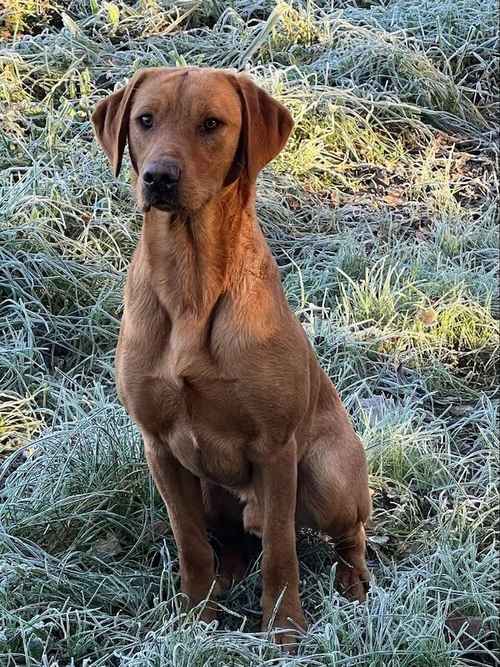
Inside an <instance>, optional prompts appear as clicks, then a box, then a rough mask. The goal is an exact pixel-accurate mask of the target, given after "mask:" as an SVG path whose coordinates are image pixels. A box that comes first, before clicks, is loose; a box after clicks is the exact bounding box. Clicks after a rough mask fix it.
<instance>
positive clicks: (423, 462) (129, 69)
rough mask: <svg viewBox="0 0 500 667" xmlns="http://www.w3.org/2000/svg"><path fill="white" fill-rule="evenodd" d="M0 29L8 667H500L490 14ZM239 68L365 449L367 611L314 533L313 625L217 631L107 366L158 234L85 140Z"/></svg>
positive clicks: (109, 21) (336, 10) (338, 10)
mask: <svg viewBox="0 0 500 667" xmlns="http://www.w3.org/2000/svg"><path fill="white" fill-rule="evenodd" d="M3 6H4V8H3V10H0V12H3V14H2V21H3V25H2V27H1V28H0V35H1V39H2V45H1V51H0V103H1V117H2V120H1V128H2V140H1V142H0V170H1V173H0V202H1V205H0V391H1V394H0V452H1V454H0V456H1V457H2V458H3V468H2V471H1V472H0V478H1V481H0V496H1V505H0V665H2V666H3V665H5V666H7V667H10V666H12V665H30V666H31V667H38V666H40V667H41V666H42V665H44V666H45V667H47V666H49V665H51V666H53V667H55V665H56V664H57V665H59V666H60V667H62V666H64V665H70V664H71V665H82V666H86V667H89V666H90V665H92V666H94V665H95V666H101V667H104V666H109V665H120V666H123V667H143V666H148V667H149V666H152V665H174V666H176V667H177V666H183V667H184V666H189V667H191V666H200V667H201V666H204V665H212V666H221V665H222V666H228V667H229V666H233V665H234V666H246V667H251V666H252V667H253V666H254V665H273V666H274V665H289V666H291V667H297V666H298V665H307V666H310V665H324V666H329V667H334V666H342V667H346V666H353V665H356V666H360V665H362V666H363V665H366V666H369V667H397V666H402V667H410V666H411V667H417V666H418V667H424V666H425V667H447V666H450V667H451V666H455V665H457V666H458V665H493V664H498V661H497V659H496V658H495V655H494V650H495V632H496V631H497V630H498V612H497V607H496V601H497V599H498V598H497V596H498V588H497V575H498V560H497V555H498V554H497V551H496V544H495V532H494V531H495V522H496V519H497V518H498V511H497V510H498V495H497V491H496V480H497V471H498V470H497V464H498V450H497V446H498V442H497V429H496V426H497V421H496V420H497V405H496V402H495V389H496V387H497V383H498V378H497V375H496V369H497V367H498V366H497V365H496V364H497V361H498V346H499V329H498V317H499V315H500V304H499V300H498V294H497V276H496V273H495V272H496V269H497V260H498V254H497V251H498V248H497V242H498V236H497V230H496V220H495V217H496V212H497V211H496V198H497V197H498V172H497V170H496V167H495V161H496V159H497V157H498V131H497V120H498V116H497V112H498V98H497V97H496V93H497V91H498V83H499V82H498V71H499V67H498V65H499V62H498V57H497V55H496V54H497V53H498V50H497V47H498V43H497V37H496V27H497V13H496V12H497V8H496V3H495V2H494V0H435V1H431V0H338V1H336V2H333V1H332V2H327V1H321V2H317V3H314V2H306V1H305V0H304V1H303V2H293V3H289V4H285V3H279V4H275V3H273V2H271V1H270V0H246V1H245V2H244V1H243V0H232V2H228V3H223V2H219V1H217V0H212V1H208V0H207V2H194V1H190V0H178V2H177V3H174V2H170V1H169V0H137V1H136V2H133V1H132V0H129V1H128V2H126V1H125V0H117V1H116V2H104V1H102V0H67V1H64V2H63V0H6V3H4V5H3ZM186 63H187V64H190V65H211V66H215V67H235V68H239V69H243V68H247V69H249V71H250V73H251V74H252V75H253V76H254V77H255V78H256V79H257V80H258V82H259V83H260V84H261V85H263V86H264V87H266V88H267V89H268V90H269V91H270V92H272V93H273V94H274V95H275V96H276V97H277V98H279V99H280V100H281V101H283V102H284V103H285V104H286V105H287V106H288V108H289V109H290V110H291V112H292V113H293V116H294V118H295V121H296V127H295V131H294V134H293V136H292V138H291V140H290V142H289V143H288V146H287V148H286V150H285V151H284V152H283V153H282V155H281V156H280V157H279V158H278V159H277V160H275V162H274V163H273V164H272V165H270V167H268V168H267V169H266V170H265V172H264V173H263V174H262V176H261V178H260V180H259V186H258V213H259V216H260V219H261V221H262V225H263V228H264V231H265V234H266V236H267V238H268V240H269V243H270V245H271V248H272V250H273V253H274V255H275V256H276V258H277V261H278V263H279V266H280V269H281V273H282V279H283V284H284V287H285V290H286V293H287V296H288V299H289V302H290V304H291V307H292V308H293V309H294V311H295V312H296V314H297V316H298V317H299V318H300V320H301V321H302V323H303V325H304V327H305V329H306V331H307V333H308V335H309V336H310V339H311V341H312V343H313V345H314V346H315V349H316V351H317V354H318V356H319V359H320V361H321V363H322V365H323V366H324V368H325V369H326V371H327V372H328V373H329V375H330V376H331V377H332V379H333V380H334V381H335V383H336V384H337V386H338V388H339V391H340V392H341V394H342V397H343V399H344V401H345V403H346V405H347V407H348V410H349V412H350V415H351V417H352V419H353V421H354V423H355V425H356V428H357V430H358V432H359V434H360V436H361V438H362V439H363V442H364V444H365V446H366V451H367V455H368V458H369V463H370V473H371V477H370V484H371V488H372V491H373V503H374V513H373V521H372V525H371V527H370V529H369V543H368V554H369V560H370V565H371V569H372V572H373V578H374V581H373V584H372V589H371V592H370V595H369V599H368V601H367V603H366V604H363V605H359V604H353V603H348V602H347V601H346V600H345V599H343V598H342V597H341V596H340V595H339V594H338V593H337V592H336V591H335V590H334V587H333V583H332V582H333V580H334V573H335V554H334V551H333V549H332V545H329V544H327V543H324V542H321V541H320V539H319V538H318V537H317V536H316V535H313V534H309V533H305V534H303V535H301V536H300V539H299V547H298V548H299V555H300V558H301V588H302V597H303V600H304V604H305V608H306V612H307V616H308V618H309V621H310V624H311V625H310V629H309V631H308V632H307V634H306V635H305V637H304V638H303V641H302V643H301V645H300V648H299V650H298V653H297V655H295V656H286V655H284V654H283V653H281V652H280V650H279V649H278V648H277V647H276V646H275V645H274V644H273V642H272V637H271V636H270V635H261V634H259V633H258V620H259V595H260V589H259V587H260V577H259V561H257V562H256V563H255V566H254V568H253V569H252V571H251V572H250V573H249V574H248V576H247V578H246V579H245V580H244V581H243V582H242V583H240V584H238V585H236V586H234V587H233V588H232V589H231V590H230V591H229V592H228V593H227V594H226V595H225V597H223V598H222V599H221V601H220V604H221V619H220V622H219V625H218V626H215V625H212V626H206V625H204V624H203V623H201V622H198V621H197V620H196V619H197V613H191V614H190V615H188V616H187V617H186V616H185V615H183V614H182V612H181V607H180V600H179V595H178V592H179V580H178V575H177V560H176V549H175V544H174V541H173V539H172V534H171V532H170V529H169V526H168V519H167V516H166V512H165V509H164V507H163V505H162V503H161V502H160V500H159V498H158V496H157V494H156V492H155V490H154V487H153V485H152V483H151V480H150V478H149V476H148V474H147V469H146V466H145V463H144V456H143V451H142V447H141V443H140V439H139V437H138V434H137V431H136V429H135V428H134V426H133V425H132V424H131V422H130V420H129V419H128V417H127V415H126V414H125V412H124V410H123V409H122V408H121V407H120V405H119V403H118V402H117V398H116V395H115V388H114V381H113V351H114V348H115V345H116V339H117V331H118V323H119V318H120V312H121V290H122V286H123V280H124V275H125V271H126V268H127V263H128V261H129V258H130V253H131V251H132V249H133V247H134V244H135V241H136V238H137V232H138V229H139V227H140V223H141V216H140V214H139V213H138V211H137V210H136V209H135V208H134V203H133V198H132V195H131V192H130V188H129V185H128V182H129V171H128V167H127V168H126V169H125V170H124V171H123V172H122V174H121V175H120V178H119V179H114V178H113V177H112V175H111V171H110V168H109V165H108V164H107V163H106V159H105V157H104V155H103V154H102V152H101V151H100V150H99V148H98V147H97V145H96V143H95V141H94V140H93V136H92V131H91V124H90V121H89V118H90V113H91V111H92V109H93V107H94V105H95V104H96V102H97V101H98V100H99V99H101V98H102V97H103V96H105V95H106V94H108V93H109V92H111V91H112V90H113V89H114V87H115V86H119V85H121V84H123V83H125V82H126V80H127V79H128V78H129V77H130V76H131V75H132V74H133V72H134V71H135V70H136V69H138V68H139V67H143V66H148V65H154V66H157V65H170V66H171V65H176V64H177V65H180V64H186Z"/></svg>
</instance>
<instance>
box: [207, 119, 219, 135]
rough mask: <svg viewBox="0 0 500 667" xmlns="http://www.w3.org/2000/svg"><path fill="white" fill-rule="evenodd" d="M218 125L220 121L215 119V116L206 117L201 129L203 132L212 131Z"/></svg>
mask: <svg viewBox="0 0 500 667" xmlns="http://www.w3.org/2000/svg"><path fill="white" fill-rule="evenodd" d="M220 125H222V123H221V121H220V120H217V118H206V119H205V120H204V121H203V131H204V132H213V131H214V130H216V129H217V128H218V127H219V126H220Z"/></svg>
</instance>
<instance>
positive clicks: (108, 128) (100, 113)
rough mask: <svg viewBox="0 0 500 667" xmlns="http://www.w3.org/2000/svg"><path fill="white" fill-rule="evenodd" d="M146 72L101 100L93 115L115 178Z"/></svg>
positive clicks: (134, 77)
mask: <svg viewBox="0 0 500 667" xmlns="http://www.w3.org/2000/svg"><path fill="white" fill-rule="evenodd" d="M146 72H147V70H139V71H138V72H136V73H135V74H134V76H133V77H132V79H131V80H130V82H129V83H128V84H127V85H126V86H125V87H124V88H120V90H117V91H116V93H112V94H111V95H108V97H105V98H104V99H103V100H101V101H100V102H99V103H98V104H97V106H96V108H95V110H94V113H93V114H92V123H93V125H94V132H95V135H96V137H97V140H98V141H99V143H100V145H101V146H102V148H103V150H104V152H105V153H106V155H107V156H108V159H109V161H110V162H111V165H112V167H113V173H114V175H115V176H118V174H119V173H120V168H121V164H122V158H123V152H124V150H125V144H126V143H127V136H128V125H129V116H130V104H131V102H132V98H133V94H134V92H135V91H136V90H137V88H138V87H139V86H140V84H141V82H142V81H143V79H144V77H145V76H146Z"/></svg>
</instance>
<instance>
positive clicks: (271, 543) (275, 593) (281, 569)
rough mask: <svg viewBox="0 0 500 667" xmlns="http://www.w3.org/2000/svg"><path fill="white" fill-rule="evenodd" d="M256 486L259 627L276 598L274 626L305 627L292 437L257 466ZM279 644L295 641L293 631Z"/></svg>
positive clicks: (265, 623) (269, 615)
mask: <svg viewBox="0 0 500 667" xmlns="http://www.w3.org/2000/svg"><path fill="white" fill-rule="evenodd" d="M255 481H256V487H257V493H258V496H259V498H261V499H262V501H263V509H264V520H263V526H262V547H263V560H262V576H263V593H262V610H263V618H262V628H263V630H266V629H267V628H268V625H269V622H270V620H271V619H272V616H273V613H274V608H275V606H276V603H277V601H278V600H279V599H280V596H282V599H281V603H280V605H279V608H278V610H277V613H276V617H275V619H274V626H275V627H276V628H285V629H286V628H289V629H290V630H293V629H295V630H297V629H299V628H305V625H306V623H305V619H304V613H303V611H302V606H301V604H300V597H299V564H298V560H297V552H296V547H295V507H296V502H297V446H296V443H295V438H294V439H293V441H290V442H288V444H287V445H286V446H285V448H284V449H283V451H282V452H281V453H280V454H279V456H277V457H276V458H275V459H273V461H272V462H268V463H263V464H262V465H259V466H256V480H255ZM277 640H278V642H279V643H283V644H288V643H292V644H293V643H295V640H296V637H295V633H289V632H286V633H283V634H281V633H280V634H279V635H278V637H277Z"/></svg>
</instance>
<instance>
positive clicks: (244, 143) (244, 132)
mask: <svg viewBox="0 0 500 667" xmlns="http://www.w3.org/2000/svg"><path fill="white" fill-rule="evenodd" d="M233 85H235V87H236V89H237V91H238V94H239V96H240V99H241V121H242V123H241V135H240V144H239V147H238V155H237V156H236V162H237V167H238V172H239V173H238V175H240V173H241V171H245V173H246V176H247V178H248V180H249V182H250V183H254V182H255V180H256V178H257V175H258V174H259V172H260V171H261V169H263V167H265V166H266V164H267V163H268V162H271V160H273V159H274V158H275V157H276V156H277V155H278V153H279V152H280V151H281V150H282V149H283V147H284V146H285V144H286V142H287V140H288V137H289V136H290V132H291V131H292V128H293V119H292V116H291V115H290V113H289V112H288V110H287V109H286V108H285V107H284V106H283V105H282V104H280V103H279V102H277V101H276V100H275V99H273V98H272V97H271V95H269V94H268V93H266V91H265V90H262V88H259V87H258V86H256V85H255V83H254V82H253V81H252V80H251V79H249V78H248V77H247V76H245V75H244V74H238V75H233ZM231 171H232V173H231V172H230V174H231V176H232V178H230V180H235V177H236V174H235V166H233V168H232V170H231Z"/></svg>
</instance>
